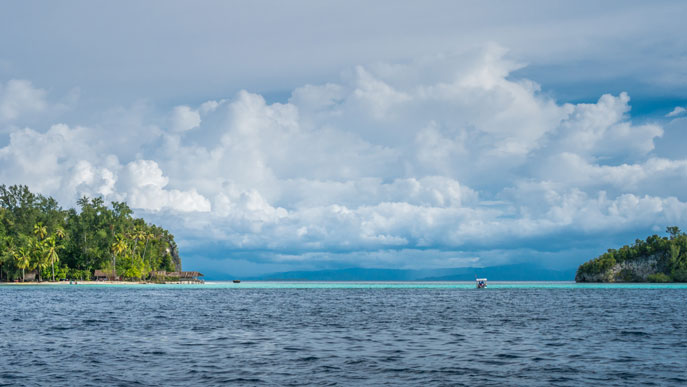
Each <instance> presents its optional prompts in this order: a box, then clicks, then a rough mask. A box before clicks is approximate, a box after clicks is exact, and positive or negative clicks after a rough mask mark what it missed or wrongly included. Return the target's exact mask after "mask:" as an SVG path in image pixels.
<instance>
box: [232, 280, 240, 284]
mask: <svg viewBox="0 0 687 387" xmlns="http://www.w3.org/2000/svg"><path fill="white" fill-rule="evenodd" d="M231 282H233V283H235V284H239V283H241V280H233V281H231Z"/></svg>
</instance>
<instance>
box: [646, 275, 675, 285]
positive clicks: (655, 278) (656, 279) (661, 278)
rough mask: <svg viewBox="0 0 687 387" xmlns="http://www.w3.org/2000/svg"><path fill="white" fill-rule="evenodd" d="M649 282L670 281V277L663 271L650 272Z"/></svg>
mask: <svg viewBox="0 0 687 387" xmlns="http://www.w3.org/2000/svg"><path fill="white" fill-rule="evenodd" d="M648 279H649V282H660V283H663V282H670V281H671V280H670V277H669V276H667V275H665V274H663V273H654V274H649V277H648Z"/></svg>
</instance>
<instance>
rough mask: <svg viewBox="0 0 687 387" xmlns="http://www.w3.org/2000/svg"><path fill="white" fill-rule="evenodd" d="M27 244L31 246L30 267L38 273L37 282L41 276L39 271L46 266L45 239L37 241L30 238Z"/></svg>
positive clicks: (40, 280)
mask: <svg viewBox="0 0 687 387" xmlns="http://www.w3.org/2000/svg"><path fill="white" fill-rule="evenodd" d="M29 246H30V247H31V252H30V256H31V258H32V260H31V268H33V269H36V271H37V273H38V282H42V281H43V277H42V275H41V273H42V271H43V269H45V268H46V267H48V260H47V259H46V255H45V249H46V243H45V241H39V240H37V239H33V238H31V240H30V241H29Z"/></svg>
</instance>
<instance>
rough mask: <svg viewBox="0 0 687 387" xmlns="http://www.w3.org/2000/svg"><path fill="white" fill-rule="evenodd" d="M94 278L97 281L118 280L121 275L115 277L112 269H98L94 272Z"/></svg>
mask: <svg viewBox="0 0 687 387" xmlns="http://www.w3.org/2000/svg"><path fill="white" fill-rule="evenodd" d="M93 278H94V279H95V280H96V281H117V280H118V279H119V277H114V276H113V273H112V270H96V271H95V272H94V273H93Z"/></svg>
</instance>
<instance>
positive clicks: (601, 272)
mask: <svg viewBox="0 0 687 387" xmlns="http://www.w3.org/2000/svg"><path fill="white" fill-rule="evenodd" d="M666 232H667V233H668V235H669V236H667V237H660V236H658V235H652V236H650V237H648V238H646V240H640V239H637V240H636V241H635V243H634V244H633V245H632V246H628V245H625V246H623V247H621V248H620V249H617V250H616V249H609V250H608V252H606V253H604V254H602V255H601V256H599V257H597V258H594V259H592V260H590V261H588V262H585V263H583V264H582V265H580V267H579V268H578V269H577V274H576V275H575V282H687V234H685V233H684V232H682V231H680V229H679V228H678V227H676V226H672V227H667V228H666Z"/></svg>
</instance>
